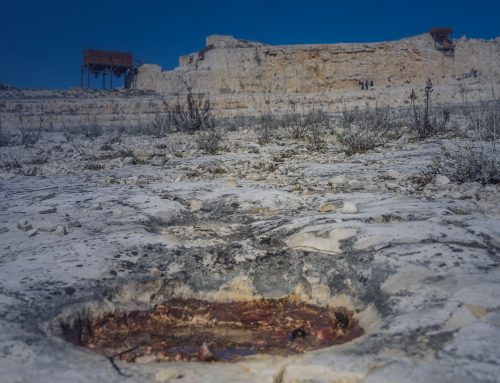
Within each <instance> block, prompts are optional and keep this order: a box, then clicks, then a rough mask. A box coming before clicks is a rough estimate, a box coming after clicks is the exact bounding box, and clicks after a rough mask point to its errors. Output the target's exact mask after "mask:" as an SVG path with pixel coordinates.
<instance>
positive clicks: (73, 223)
mask: <svg viewBox="0 0 500 383" xmlns="http://www.w3.org/2000/svg"><path fill="white" fill-rule="evenodd" d="M68 227H82V224H81V223H80V221H71V222H68Z"/></svg>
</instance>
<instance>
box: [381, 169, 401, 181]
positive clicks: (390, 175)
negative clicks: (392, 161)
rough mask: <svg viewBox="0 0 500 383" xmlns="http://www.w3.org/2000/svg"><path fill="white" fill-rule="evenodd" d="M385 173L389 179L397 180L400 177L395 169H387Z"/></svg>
mask: <svg viewBox="0 0 500 383" xmlns="http://www.w3.org/2000/svg"><path fill="white" fill-rule="evenodd" d="M385 175H386V177H387V178H389V179H391V180H397V179H398V178H399V177H400V173H399V172H398V171H397V170H395V169H390V170H388V171H387V173H386V174H385Z"/></svg>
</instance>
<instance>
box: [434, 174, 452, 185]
mask: <svg viewBox="0 0 500 383" xmlns="http://www.w3.org/2000/svg"><path fill="white" fill-rule="evenodd" d="M450 182H451V181H450V179H449V178H448V177H446V176H443V175H441V174H438V175H437V176H436V179H435V180H434V183H435V184H436V185H437V186H445V185H448V184H449V183H450Z"/></svg>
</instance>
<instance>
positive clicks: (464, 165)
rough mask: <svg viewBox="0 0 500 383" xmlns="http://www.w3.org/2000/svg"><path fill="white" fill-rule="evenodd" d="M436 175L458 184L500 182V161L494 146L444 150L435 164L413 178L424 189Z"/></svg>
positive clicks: (470, 145) (482, 145)
mask: <svg viewBox="0 0 500 383" xmlns="http://www.w3.org/2000/svg"><path fill="white" fill-rule="evenodd" d="M437 175H444V176H446V177H448V178H449V179H450V180H451V181H453V182H457V183H464V182H480V183H481V184H483V185H486V184H498V183H500V158H499V156H498V153H497V151H496V150H495V148H493V147H492V146H491V145H487V144H485V143H477V144H472V143H468V144H467V145H466V146H465V147H456V148H454V149H452V150H447V149H443V150H442V152H441V155H440V156H438V157H436V158H434V160H433V162H432V164H430V165H429V166H427V167H426V168H425V169H424V170H423V171H422V172H421V173H419V174H417V175H416V176H414V177H413V182H414V183H416V184H417V185H419V186H425V185H426V184H428V183H430V182H432V181H433V180H434V179H435V178H436V176H437Z"/></svg>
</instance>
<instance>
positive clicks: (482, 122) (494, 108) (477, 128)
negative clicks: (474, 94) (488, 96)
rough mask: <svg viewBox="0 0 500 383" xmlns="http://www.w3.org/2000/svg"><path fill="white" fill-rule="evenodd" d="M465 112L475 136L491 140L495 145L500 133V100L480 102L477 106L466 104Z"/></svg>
mask: <svg viewBox="0 0 500 383" xmlns="http://www.w3.org/2000/svg"><path fill="white" fill-rule="evenodd" d="M463 113H464V116H465V117H466V118H467V121H468V122H469V127H470V129H472V131H473V136H474V138H476V139H479V140H484V141H491V142H492V144H493V146H495V145H496V140H497V139H498V138H499V133H500V101H498V100H495V101H490V102H480V103H479V105H478V106H477V107H472V106H470V105H469V104H465V106H464V109H463Z"/></svg>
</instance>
